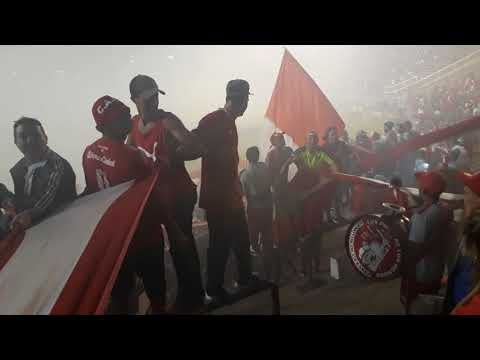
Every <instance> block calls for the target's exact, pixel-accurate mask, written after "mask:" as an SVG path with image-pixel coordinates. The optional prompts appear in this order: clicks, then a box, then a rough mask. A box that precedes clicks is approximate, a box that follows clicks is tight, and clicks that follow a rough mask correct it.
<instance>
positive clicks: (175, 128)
mask: <svg viewBox="0 0 480 360" xmlns="http://www.w3.org/2000/svg"><path fill="white" fill-rule="evenodd" d="M165 115H166V116H165V118H164V119H163V121H164V125H165V127H166V128H167V129H168V131H170V132H171V134H172V135H173V136H174V137H175V138H176V139H177V140H178V141H179V142H180V143H181V145H180V147H179V148H178V150H177V155H178V156H180V157H182V158H183V160H194V159H197V158H198V157H200V156H201V155H202V154H203V153H204V151H205V148H204V146H203V145H202V144H201V142H200V139H199V138H198V136H196V134H195V133H194V132H190V131H188V130H187V128H186V127H185V126H184V125H183V123H182V121H181V120H180V119H179V118H178V117H177V116H175V115H174V114H172V113H165Z"/></svg>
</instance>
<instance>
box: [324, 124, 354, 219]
mask: <svg viewBox="0 0 480 360" xmlns="http://www.w3.org/2000/svg"><path fill="white" fill-rule="evenodd" d="M323 140H324V141H325V145H323V150H324V151H325V152H326V153H327V155H328V156H329V157H330V158H331V159H332V160H333V161H334V162H335V165H336V166H337V168H338V171H340V172H345V173H348V172H349V167H350V158H351V156H352V150H351V147H350V146H349V145H348V144H347V143H345V142H344V141H342V140H340V139H339V136H338V130H337V128H336V127H334V126H332V127H329V128H328V129H327V131H326V132H325V135H324V137H323ZM334 190H335V197H334V198H333V201H332V206H331V208H330V210H329V212H328V216H329V219H330V221H332V222H334V223H338V220H340V219H341V218H342V215H341V209H342V207H343V206H342V205H343V197H345V198H347V194H348V187H347V186H346V185H344V184H338V185H337V186H336V187H335V189H334Z"/></svg>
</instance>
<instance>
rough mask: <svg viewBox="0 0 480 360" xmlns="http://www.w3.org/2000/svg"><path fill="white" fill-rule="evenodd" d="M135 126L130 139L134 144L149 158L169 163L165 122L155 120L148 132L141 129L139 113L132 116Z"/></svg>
mask: <svg viewBox="0 0 480 360" xmlns="http://www.w3.org/2000/svg"><path fill="white" fill-rule="evenodd" d="M132 122H133V126H132V131H131V132H130V140H131V141H132V144H133V145H134V146H136V147H137V148H138V149H139V150H141V151H142V152H143V153H144V154H145V155H146V156H147V158H149V159H151V160H152V161H153V162H157V161H162V160H163V161H165V162H167V163H168V153H167V143H166V132H167V129H165V126H164V125H163V122H162V121H160V120H158V121H155V122H153V126H152V125H150V124H152V123H150V124H149V125H148V126H152V127H151V128H150V129H149V130H148V131H147V132H146V133H142V132H141V131H140V126H141V119H140V116H139V115H135V116H134V117H133V118H132Z"/></svg>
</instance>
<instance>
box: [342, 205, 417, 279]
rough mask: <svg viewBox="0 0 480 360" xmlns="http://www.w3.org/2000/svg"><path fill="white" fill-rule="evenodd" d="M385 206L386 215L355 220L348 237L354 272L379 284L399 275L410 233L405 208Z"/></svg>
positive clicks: (349, 229)
mask: <svg viewBox="0 0 480 360" xmlns="http://www.w3.org/2000/svg"><path fill="white" fill-rule="evenodd" d="M383 206H384V207H385V208H387V209H388V211H387V213H385V214H369V215H363V216H360V217H358V218H356V219H355V220H354V221H353V222H352V223H351V224H350V226H349V227H348V229H347V233H346V236H345V245H346V250H347V255H348V257H349V259H350V261H351V263H352V265H353V267H354V269H355V270H356V271H357V272H358V273H360V274H361V275H362V276H363V277H365V278H366V279H369V280H376V281H384V280H391V279H394V278H396V277H398V276H399V275H400V272H401V267H402V261H403V258H404V256H405V245H404V244H405V242H406V241H407V238H408V230H409V220H408V218H406V217H405V216H404V215H403V214H404V212H405V209H404V208H401V207H399V206H397V205H394V204H388V203H384V204H383Z"/></svg>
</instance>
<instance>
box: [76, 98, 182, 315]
mask: <svg viewBox="0 0 480 360" xmlns="http://www.w3.org/2000/svg"><path fill="white" fill-rule="evenodd" d="M92 114H93V118H94V120H95V123H96V124H97V126H96V128H97V130H98V131H99V132H100V133H102V137H101V138H100V139H98V140H97V141H95V142H94V143H93V144H91V145H89V146H87V148H86V149H85V151H84V154H83V169H84V172H85V183H86V189H85V194H90V193H94V192H97V191H101V190H104V189H106V188H108V187H111V186H115V185H118V184H121V183H124V182H127V181H130V180H134V179H137V180H140V179H142V178H144V177H146V176H148V175H151V174H153V173H154V171H155V166H154V163H153V162H151V161H150V160H149V159H148V158H147V157H146V156H145V155H144V154H143V153H142V152H141V151H140V150H138V149H136V148H134V147H132V146H128V145H125V144H124V142H125V139H126V138H127V135H128V133H129V132H130V130H131V128H132V120H131V117H130V109H129V108H128V107H127V106H126V105H124V104H123V103H122V102H120V101H119V100H117V99H114V98H112V97H110V96H103V97H101V98H100V99H98V100H97V101H96V102H95V104H94V105H93V107H92ZM162 175H163V174H162V170H160V179H161V178H162ZM171 206H172V205H171V199H170V197H169V190H168V188H166V186H165V184H163V185H162V184H161V180H160V182H159V183H158V185H157V186H156V187H155V188H154V191H153V192H152V195H151V199H150V200H149V201H148V203H147V206H146V208H145V210H144V213H143V215H142V218H141V221H140V224H139V226H138V229H137V231H136V233H135V236H134V238H133V240H132V244H131V246H130V248H129V250H128V253H127V255H126V257H125V260H124V263H123V265H122V267H121V270H120V273H119V275H118V278H117V281H116V283H115V286H114V287H113V290H112V303H111V311H112V312H114V313H120V314H126V313H132V307H133V306H132V304H133V303H135V301H136V299H134V297H135V294H134V289H135V274H138V275H139V276H140V277H141V278H142V280H143V284H144V286H145V290H146V293H147V295H148V298H149V300H150V304H151V308H152V312H153V313H156V314H161V313H164V312H165V305H166V298H165V295H166V281H165V269H164V266H165V265H164V241H163V240H164V239H163V233H162V229H161V223H163V224H165V226H166V227H167V230H168V232H169V235H170V236H172V237H173V238H175V237H181V236H182V234H181V232H180V231H179V229H178V227H177V225H176V224H175V223H173V221H172V220H171V215H170V208H171Z"/></svg>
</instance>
